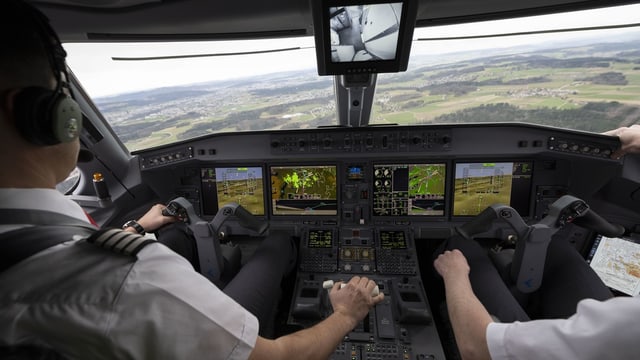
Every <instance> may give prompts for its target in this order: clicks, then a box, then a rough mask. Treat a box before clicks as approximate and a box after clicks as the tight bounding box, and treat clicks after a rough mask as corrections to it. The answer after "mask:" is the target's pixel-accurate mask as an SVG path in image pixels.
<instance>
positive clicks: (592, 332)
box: [487, 296, 640, 360]
mask: <svg viewBox="0 0 640 360" xmlns="http://www.w3.org/2000/svg"><path fill="white" fill-rule="evenodd" d="M639 321H640V297H637V296H636V297H616V298H613V299H609V300H607V301H596V300H592V299H587V300H582V301H580V302H579V303H578V308H577V310H576V314H575V315H573V316H571V317H570V318H568V319H566V320H565V319H554V320H534V321H527V322H514V323H491V324H489V327H488V328H487V343H488V345H489V352H490V353H491V359H493V360H497V359H535V360H538V359H545V360H546V359H562V360H566V359H580V360H588V359H594V360H596V359H597V360H601V359H620V360H622V359H637V358H638V356H639V354H640V323H639Z"/></svg>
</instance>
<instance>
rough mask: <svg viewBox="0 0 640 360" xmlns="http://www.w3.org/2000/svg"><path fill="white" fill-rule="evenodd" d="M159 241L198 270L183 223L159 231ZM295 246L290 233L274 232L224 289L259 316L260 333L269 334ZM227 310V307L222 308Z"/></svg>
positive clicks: (192, 243)
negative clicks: (283, 280) (282, 283)
mask: <svg viewBox="0 0 640 360" xmlns="http://www.w3.org/2000/svg"><path fill="white" fill-rule="evenodd" d="M157 238H158V241H159V242H161V243H163V244H165V245H166V246H168V247H169V248H171V249H172V250H173V251H175V252H176V253H178V254H179V255H182V256H183V257H184V258H186V259H187V260H189V262H191V264H192V265H193V267H194V269H195V270H196V271H199V268H200V266H199V263H198V252H197V248H196V243H195V239H194V238H193V237H192V236H191V235H189V232H188V230H187V228H186V226H185V225H184V224H172V225H169V226H166V227H164V228H162V229H160V231H158V233H157ZM295 259H296V248H295V245H294V242H293V240H292V239H291V236H289V235H288V234H287V233H284V232H271V233H270V234H269V235H268V236H267V237H266V238H265V239H264V240H263V241H262V243H261V244H260V245H259V246H258V248H257V249H256V250H255V252H254V253H253V255H252V256H251V257H250V258H249V259H248V260H247V261H246V262H245V264H244V265H243V266H242V268H240V271H239V272H238V273H237V274H236V275H235V276H234V277H233V278H232V279H231V281H230V282H229V283H227V284H226V285H225V286H224V288H222V291H223V292H224V293H225V294H227V295H228V296H229V297H231V298H232V299H234V300H235V301H236V302H237V303H239V304H240V305H242V307H244V308H245V309H247V310H248V311H249V312H251V313H252V314H253V315H255V316H256V317H257V318H258V321H259V322H260V334H261V335H263V336H267V337H268V336H270V335H271V331H272V326H273V321H274V316H275V311H276V309H277V305H278V302H279V300H280V294H281V287H280V284H281V282H282V279H283V278H284V277H285V276H286V275H287V273H288V272H289V271H290V270H291V267H292V266H293V265H294V264H295ZM221 311H224V309H221Z"/></svg>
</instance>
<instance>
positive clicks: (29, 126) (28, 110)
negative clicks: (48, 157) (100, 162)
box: [13, 4, 82, 146]
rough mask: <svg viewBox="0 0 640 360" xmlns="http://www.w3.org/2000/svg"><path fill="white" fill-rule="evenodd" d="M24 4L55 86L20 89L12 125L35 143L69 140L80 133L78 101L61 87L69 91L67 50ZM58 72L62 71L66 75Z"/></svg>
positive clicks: (46, 22) (42, 19)
mask: <svg viewBox="0 0 640 360" xmlns="http://www.w3.org/2000/svg"><path fill="white" fill-rule="evenodd" d="M25 6H26V8H27V9H25V10H26V11H27V12H28V13H29V14H30V17H31V19H32V22H33V25H34V27H35V28H36V31H37V33H38V37H39V38H40V41H41V42H42V45H43V47H44V50H45V52H46V55H47V60H48V62H49V65H50V66H51V70H53V74H54V76H55V78H56V88H55V90H51V89H48V88H45V87H41V86H31V87H26V88H24V89H22V90H20V91H19V92H18V93H17V94H16V96H15V97H14V102H13V115H14V118H15V125H16V127H17V128H18V131H19V132H20V133H21V134H22V136H23V137H24V138H25V139H27V140H28V141H29V142H31V143H33V144H35V145H41V146H48V145H55V144H59V143H65V142H71V141H73V140H75V139H77V138H78V136H80V131H81V130H82V111H81V110H80V106H79V105H78V103H77V102H75V100H73V98H72V97H71V96H68V95H67V94H65V93H64V91H63V88H65V87H66V88H68V89H69V91H71V89H70V88H69V84H68V83H67V82H66V80H65V79H67V80H68V78H69V74H68V72H67V68H66V66H65V57H66V55H67V53H66V52H65V51H64V49H63V48H62V43H61V42H60V39H59V38H58V35H57V34H56V33H55V31H54V30H53V28H52V27H51V25H50V24H49V19H47V17H46V16H44V15H43V14H42V13H41V12H40V11H38V10H36V9H35V8H33V7H32V6H31V5H28V4H25ZM61 73H62V74H64V75H65V79H63V78H62V76H61V75H60V74H61Z"/></svg>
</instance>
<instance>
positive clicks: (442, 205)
mask: <svg viewBox="0 0 640 360" xmlns="http://www.w3.org/2000/svg"><path fill="white" fill-rule="evenodd" d="M412 166H442V167H444V175H443V176H442V179H441V181H442V186H443V188H444V193H443V194H442V195H441V196H434V197H433V198H430V199H427V198H424V199H420V200H421V201H433V202H434V203H435V202H438V204H437V205H438V207H439V208H438V212H437V213H432V214H428V213H420V212H417V211H416V212H413V213H412V211H411V210H410V208H409V203H410V200H414V201H415V200H417V199H410V196H409V189H408V190H407V199H406V200H407V204H406V205H407V207H406V212H400V213H393V209H390V211H391V212H392V213H390V214H383V213H381V211H382V210H380V211H378V210H377V209H378V206H377V205H378V204H377V201H378V199H377V196H378V194H379V193H378V191H377V188H378V184H377V183H376V181H379V180H380V178H379V176H378V174H376V169H378V168H381V169H382V168H384V167H396V169H397V168H401V167H407V168H409V167H412ZM449 168H450V164H449V162H447V161H428V162H416V161H412V162H406V163H405V162H400V161H383V162H376V163H373V164H372V165H371V170H370V171H371V191H372V194H371V213H372V216H373V217H374V218H380V219H385V218H386V219H389V218H407V219H418V218H420V219H437V218H443V217H445V216H446V215H447V211H448V206H447V201H448V193H449ZM409 171H410V170H409ZM409 179H410V174H407V187H409V186H410V183H409Z"/></svg>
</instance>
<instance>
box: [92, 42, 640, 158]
mask: <svg viewBox="0 0 640 360" xmlns="http://www.w3.org/2000/svg"><path fill="white" fill-rule="evenodd" d="M412 60H413V59H412ZM416 61H419V59H416ZM383 75H385V76H382V75H380V76H379V78H378V84H377V87H376V94H375V97H374V103H373V108H372V113H371V121H370V123H372V124H390V123H391V124H431V123H459V122H485V121H495V122H502V121H526V122H531V123H540V124H545V125H553V126H558V127H566V128H572V129H577V130H588V131H604V130H608V129H610V128H613V127H616V126H620V125H628V124H631V123H635V122H637V121H638V119H639V118H640V43H639V42H630V43H628V44H620V46H619V47H618V48H616V47H611V46H610V47H607V48H602V49H599V48H598V46H597V45H592V46H581V47H579V48H578V47H576V48H573V49H564V50H558V49H554V50H549V51H546V52H545V51H538V52H531V53H527V54H517V55H513V56H502V57H500V58H499V59H498V58H495V57H487V58H477V59H474V60H473V61H470V60H465V61H460V62H451V63H449V64H440V65H437V66H428V65H425V66H420V64H413V66H411V64H410V69H409V70H408V71H407V72H406V73H400V74H383ZM304 79H306V80H300V77H297V78H296V80H295V81H297V82H296V83H293V82H287V81H281V82H280V81H278V82H269V81H264V80H262V82H255V83H248V86H247V87H243V86H240V85H238V86H227V87H225V88H224V89H222V90H210V91H204V90H199V91H195V90H194V91H193V92H192V93H189V95H188V96H187V95H186V94H185V95H183V96H182V97H179V94H176V95H175V96H176V98H175V99H172V100H171V101H170V102H166V101H165V102H161V101H160V100H159V99H160V98H162V99H163V100H166V99H165V97H158V100H157V101H156V100H154V99H153V98H151V97H149V98H148V99H147V100H146V103H144V105H143V106H142V105H141V102H140V100H139V99H138V100H136V101H135V102H134V101H131V102H127V101H126V100H121V99H118V100H117V101H116V100H113V101H112V102H107V101H100V102H98V103H99V106H100V109H101V111H102V112H103V113H104V114H105V117H106V118H107V119H108V120H109V122H110V123H111V124H112V126H113V128H114V130H115V131H116V133H117V134H118V135H119V136H120V138H121V139H122V140H123V141H124V142H125V144H126V146H127V147H128V148H129V149H130V150H136V149H143V148H149V147H154V146H158V145H163V144H167V143H171V142H175V141H178V140H183V139H186V138H192V137H196V136H202V135H206V134H211V133H216V132H223V131H246V130H264V129H298V128H313V127H317V126H319V125H331V124H335V123H336V122H337V120H336V117H337V115H336V105H335V100H334V99H333V81H332V79H330V78H322V79H320V80H318V77H317V76H316V75H315V74H313V73H311V74H310V75H309V76H308V77H305V78H304ZM305 81H306V82H305ZM244 84H246V80H245V83H243V85H244ZM599 103H607V104H608V105H607V106H606V107H604V108H602V107H598V106H593V104H599ZM504 104H508V105H509V106H506V107H505V106H504ZM505 110H507V111H506V112H505Z"/></svg>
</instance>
